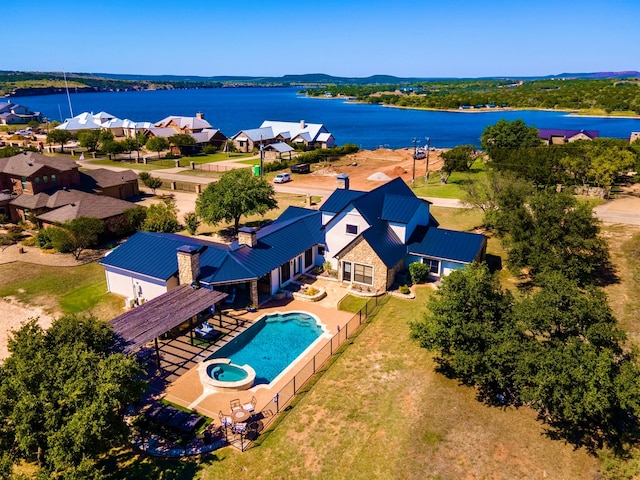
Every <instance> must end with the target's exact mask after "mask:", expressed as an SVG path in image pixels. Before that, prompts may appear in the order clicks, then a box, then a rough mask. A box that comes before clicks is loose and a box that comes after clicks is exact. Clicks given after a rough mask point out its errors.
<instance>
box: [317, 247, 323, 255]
mask: <svg viewBox="0 0 640 480" xmlns="http://www.w3.org/2000/svg"><path fill="white" fill-rule="evenodd" d="M318 255H324V245H318Z"/></svg>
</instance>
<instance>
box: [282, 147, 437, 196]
mask: <svg viewBox="0 0 640 480" xmlns="http://www.w3.org/2000/svg"><path fill="white" fill-rule="evenodd" d="M414 164H415V177H416V178H418V177H421V176H424V175H425V173H426V159H422V160H415V162H414V160H413V149H404V148H403V149H399V150H389V149H386V148H379V149H377V150H363V151H360V152H358V153H355V154H352V155H347V156H345V157H343V158H341V159H340V160H338V161H336V162H332V163H330V164H325V165H322V164H321V165H314V166H313V167H314V170H313V173H312V174H311V175H296V176H295V181H294V182H293V183H294V184H295V186H296V187H298V186H300V187H304V186H309V187H310V188H313V187H315V188H326V189H333V188H335V186H336V178H335V177H336V176H337V175H339V174H341V173H346V174H347V175H349V188H351V189H354V190H371V189H373V188H376V187H378V186H380V182H379V181H376V180H369V179H368V177H370V176H372V175H374V174H375V173H378V172H381V173H384V174H385V175H387V176H389V177H390V178H392V179H393V178H398V177H401V178H402V179H403V180H404V181H405V182H407V183H410V182H411V178H412V176H413V168H414ZM441 166H442V160H441V159H440V151H431V152H429V171H430V172H433V171H437V170H438V169H439V168H440V167H441Z"/></svg>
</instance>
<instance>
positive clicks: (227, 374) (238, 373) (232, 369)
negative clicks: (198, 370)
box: [207, 363, 248, 382]
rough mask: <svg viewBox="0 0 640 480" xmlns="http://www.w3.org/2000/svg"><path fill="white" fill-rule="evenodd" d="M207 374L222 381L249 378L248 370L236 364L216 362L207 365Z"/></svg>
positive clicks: (236, 380) (237, 380)
mask: <svg viewBox="0 0 640 480" xmlns="http://www.w3.org/2000/svg"><path fill="white" fill-rule="evenodd" d="M207 374H208V375H209V376H210V377H211V378H214V379H216V380H218V381H220V382H239V381H240V380H244V379H245V378H247V375H248V374H247V371H246V370H243V369H242V368H239V367H236V366H235V365H229V364H226V363H214V364H211V365H209V366H208V367H207Z"/></svg>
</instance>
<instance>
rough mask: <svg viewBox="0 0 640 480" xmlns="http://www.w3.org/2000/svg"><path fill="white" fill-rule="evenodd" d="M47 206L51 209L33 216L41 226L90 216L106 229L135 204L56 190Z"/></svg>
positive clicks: (88, 194)
mask: <svg viewBox="0 0 640 480" xmlns="http://www.w3.org/2000/svg"><path fill="white" fill-rule="evenodd" d="M39 195H40V196H45V195H46V194H45V193H41V194H39ZM56 204H62V205H56ZM49 206H51V207H52V209H51V210H49V211H47V212H45V213H42V214H39V215H36V217H35V218H36V220H37V221H38V222H39V223H40V225H41V226H42V227H43V228H46V227H48V226H50V225H54V224H56V223H64V222H67V221H69V220H75V219H76V218H80V217H92V218H97V219H99V220H102V221H103V222H104V224H105V227H106V228H107V229H112V227H115V226H116V225H117V224H118V223H119V222H120V221H122V220H123V219H124V212H125V211H126V210H129V209H130V208H133V207H135V204H134V203H131V202H127V201H124V200H119V199H117V198H113V197H107V196H101V195H93V194H91V193H87V192H82V191H80V190H58V191H57V192H56V193H54V194H53V195H51V196H50V197H49V201H48V202H47V204H46V205H45V208H46V209H49Z"/></svg>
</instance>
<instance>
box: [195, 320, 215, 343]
mask: <svg viewBox="0 0 640 480" xmlns="http://www.w3.org/2000/svg"><path fill="white" fill-rule="evenodd" d="M194 332H195V333H196V337H198V338H204V339H206V340H212V339H215V338H218V337H219V336H220V335H222V332H221V331H220V330H216V329H215V328H213V327H212V326H211V325H210V324H209V323H207V322H204V323H203V324H202V325H200V326H199V327H196V328H194Z"/></svg>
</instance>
